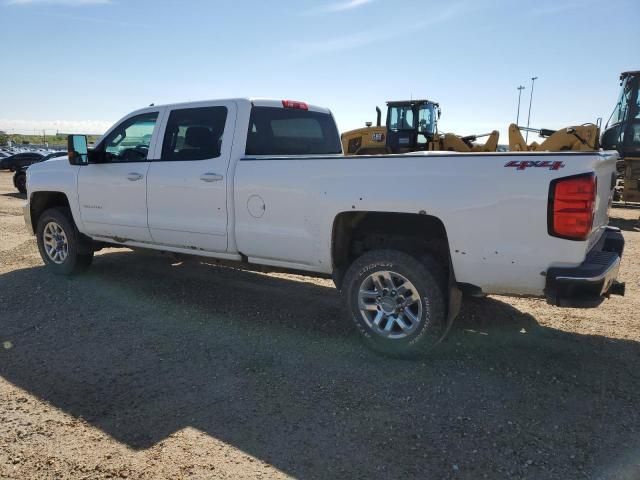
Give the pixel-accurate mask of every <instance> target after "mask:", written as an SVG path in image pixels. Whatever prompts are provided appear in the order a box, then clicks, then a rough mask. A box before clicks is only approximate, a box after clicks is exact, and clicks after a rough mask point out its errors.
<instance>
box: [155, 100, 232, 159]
mask: <svg viewBox="0 0 640 480" xmlns="http://www.w3.org/2000/svg"><path fill="white" fill-rule="evenodd" d="M226 121H227V108H226V107H199V108H183V109H180V110H173V111H172V112H171V114H170V115H169V121H168V122H167V129H166V132H165V134H164V141H163V143H162V156H161V160H205V159H208V158H216V157H219V156H220V151H221V148H222V136H223V134H224V125H225V123H226Z"/></svg>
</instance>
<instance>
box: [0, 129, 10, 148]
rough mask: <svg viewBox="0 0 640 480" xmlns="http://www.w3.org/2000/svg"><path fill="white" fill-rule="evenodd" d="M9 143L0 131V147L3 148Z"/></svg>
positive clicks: (6, 136) (7, 136) (4, 134)
mask: <svg viewBox="0 0 640 480" xmlns="http://www.w3.org/2000/svg"><path fill="white" fill-rule="evenodd" d="M8 143H9V135H7V134H6V133H5V132H3V131H2V130H0V146H4V145H6V144H8Z"/></svg>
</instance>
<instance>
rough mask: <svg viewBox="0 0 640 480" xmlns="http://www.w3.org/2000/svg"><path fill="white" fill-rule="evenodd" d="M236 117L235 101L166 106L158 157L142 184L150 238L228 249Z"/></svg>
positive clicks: (199, 247) (165, 242)
mask: <svg viewBox="0 0 640 480" xmlns="http://www.w3.org/2000/svg"><path fill="white" fill-rule="evenodd" d="M235 119H236V105H235V103H234V102H224V101H223V102H215V103H211V102H207V103H206V104H203V106H195V107H190V108H174V109H171V110H170V111H168V115H167V118H166V121H165V122H164V123H165V125H164V127H163V128H162V131H163V136H162V140H161V141H162V143H161V144H160V143H159V144H158V148H159V149H160V146H161V152H160V158H159V160H157V161H153V162H151V166H150V168H149V174H148V183H147V202H148V219H149V230H150V232H151V236H152V238H153V241H154V243H156V244H161V245H166V246H171V247H177V248H189V249H192V250H203V251H208V252H225V251H226V250H227V185H228V182H229V180H230V179H228V178H227V167H228V166H229V159H230V157H231V148H232V144H233V131H234V130H233V129H234V124H235Z"/></svg>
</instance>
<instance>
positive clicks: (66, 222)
mask: <svg viewBox="0 0 640 480" xmlns="http://www.w3.org/2000/svg"><path fill="white" fill-rule="evenodd" d="M51 223H55V224H56V225H58V226H59V227H60V229H61V230H62V232H63V233H64V236H65V237H66V249H65V251H66V257H65V258H64V260H63V261H60V259H58V261H57V262H56V261H54V259H53V258H52V257H51V256H50V255H49V253H47V250H46V249H45V240H44V234H45V228H46V227H47V225H49V224H51ZM36 238H37V241H38V250H39V251H40V256H41V257H42V260H43V261H44V263H45V265H46V266H47V268H48V269H49V270H51V271H52V272H53V273H55V274H57V275H75V274H78V273H82V272H84V271H85V270H86V269H87V268H89V266H90V265H91V263H92V261H93V251H92V250H91V249H90V248H87V246H86V245H81V244H80V242H82V239H81V236H80V232H78V229H77V228H76V226H75V224H74V223H73V217H72V216H71V211H70V210H69V209H68V208H63V207H57V208H50V209H48V210H45V211H44V212H43V213H42V215H40V218H38V225H37V228H36ZM80 252H82V253H80Z"/></svg>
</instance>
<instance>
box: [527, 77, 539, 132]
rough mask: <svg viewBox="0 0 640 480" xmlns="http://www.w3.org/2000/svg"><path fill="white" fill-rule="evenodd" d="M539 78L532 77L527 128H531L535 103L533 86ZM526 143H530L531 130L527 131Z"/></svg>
mask: <svg viewBox="0 0 640 480" xmlns="http://www.w3.org/2000/svg"><path fill="white" fill-rule="evenodd" d="M537 79H538V77H531V94H530V95H529V115H527V128H529V121H530V120H531V104H532V103H533V85H534V84H535V83H536V80H537ZM524 141H525V142H527V141H529V130H527V136H526V138H525V139H524Z"/></svg>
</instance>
